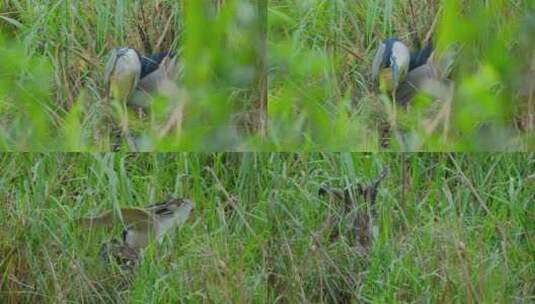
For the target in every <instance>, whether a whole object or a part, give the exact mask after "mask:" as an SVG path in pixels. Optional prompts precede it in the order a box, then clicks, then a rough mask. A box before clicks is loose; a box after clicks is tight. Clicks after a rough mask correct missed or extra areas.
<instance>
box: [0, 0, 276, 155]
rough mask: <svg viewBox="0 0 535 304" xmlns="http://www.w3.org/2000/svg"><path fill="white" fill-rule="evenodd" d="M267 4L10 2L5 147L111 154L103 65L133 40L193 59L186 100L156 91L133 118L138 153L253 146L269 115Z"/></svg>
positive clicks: (4, 37)
mask: <svg viewBox="0 0 535 304" xmlns="http://www.w3.org/2000/svg"><path fill="white" fill-rule="evenodd" d="M261 5H264V6H265V3H264V2H262V1H261V2H257V1H247V0H245V1H243V0H239V1H234V0H232V1H231V0H227V1H211V2H206V3H203V2H202V1H191V3H186V2H184V1H159V0H158V1H156V0H151V1H126V0H121V1H111V2H110V1H103V0H98V1H90V2H71V1H68V2H62V1H59V2H54V3H49V4H45V3H43V2H42V1H33V0H32V1H21V0H9V1H2V2H1V3H0V65H1V66H2V67H3V68H2V70H3V71H2V74H1V77H0V113H1V114H0V149H1V150H14V151H20V150H25V151H28V150H30V151H49V150H53V151H88V150H89V151H109V150H110V145H109V137H110V136H109V133H110V130H109V129H110V118H109V112H110V110H109V104H108V102H107V101H106V99H105V98H104V97H105V96H104V95H105V93H104V90H105V89H104V88H105V84H104V83H103V82H104V81H103V78H104V77H103V73H104V65H105V63H106V60H107V57H106V55H107V54H108V52H109V51H110V50H111V49H112V48H115V47H119V46H129V47H133V48H136V49H137V50H139V51H140V52H141V53H142V54H151V53H154V52H162V51H168V50H175V51H177V52H178V53H179V54H180V57H179V60H180V63H181V65H182V66H183V67H184V71H183V73H182V75H181V77H180V78H179V80H178V81H177V84H178V86H179V93H178V94H177V96H172V97H169V98H165V97H164V96H158V97H157V98H156V100H155V102H154V103H153V106H152V108H151V115H150V117H149V118H148V119H146V120H144V121H135V122H134V123H133V125H134V126H135V128H136V132H137V134H138V136H139V138H140V143H139V144H138V147H137V148H138V149H139V150H143V151H152V150H158V151H168V150H195V151H197V150H202V151H209V150H210V151H211V150H247V149H251V150H252V149H253V147H256V146H258V145H259V144H258V143H257V142H259V141H260V138H261V134H262V133H264V132H265V123H266V122H265V118H264V116H265V115H264V114H262V113H265V110H264V111H262V109H265V105H264V104H265V96H264V95H265V93H264V95H262V94H261V93H259V92H265V81H263V79H265V72H264V70H263V69H264V63H263V61H262V60H259V59H258V58H264V56H263V55H262V54H263V52H264V48H263V44H264V42H263V41H264V38H263V37H265V30H263V27H264V26H265V16H264V13H263V12H265V8H264V9H262V6H261ZM181 104H183V105H185V110H184V115H183V117H184V119H183V121H182V122H181V123H173V122H174V119H175V117H176V112H177V108H178V107H179V105H181ZM125 148H127V147H125Z"/></svg>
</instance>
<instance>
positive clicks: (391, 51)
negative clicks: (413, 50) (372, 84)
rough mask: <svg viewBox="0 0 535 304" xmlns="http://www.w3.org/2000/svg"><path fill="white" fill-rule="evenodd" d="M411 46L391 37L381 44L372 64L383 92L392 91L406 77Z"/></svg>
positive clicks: (374, 76)
mask: <svg viewBox="0 0 535 304" xmlns="http://www.w3.org/2000/svg"><path fill="white" fill-rule="evenodd" d="M410 58H411V54H410V51H409V48H408V47H407V46H406V45H405V44H403V43H402V42H401V41H399V40H397V39H396V38H389V39H386V40H385V41H383V42H382V43H381V44H380V45H379V49H378V50H377V53H376V54H375V58H374V60H373V64H372V77H373V79H377V80H378V81H379V88H380V90H381V91H383V92H392V91H394V90H395V89H396V88H397V87H398V85H399V84H400V83H401V82H402V81H403V80H404V79H405V77H406V76H407V72H408V71H409V65H410Z"/></svg>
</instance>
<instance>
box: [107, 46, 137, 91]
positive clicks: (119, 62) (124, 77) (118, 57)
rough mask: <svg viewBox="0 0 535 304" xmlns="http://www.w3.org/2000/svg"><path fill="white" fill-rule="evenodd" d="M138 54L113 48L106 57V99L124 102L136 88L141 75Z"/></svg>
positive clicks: (132, 50) (133, 51) (125, 49)
mask: <svg viewBox="0 0 535 304" xmlns="http://www.w3.org/2000/svg"><path fill="white" fill-rule="evenodd" d="M141 69H142V67H141V60H140V55H139V53H138V52H137V51H136V50H134V49H131V48H126V47H120V48H114V49H112V51H111V52H110V54H109V56H108V62H107V64H106V68H105V72H104V83H105V84H106V91H107V95H108V97H110V98H112V99H114V100H118V101H120V102H126V101H127V100H128V99H129V98H130V96H131V94H132V92H133V91H134V90H135V89H136V88H137V85H138V83H139V79H140V75H141Z"/></svg>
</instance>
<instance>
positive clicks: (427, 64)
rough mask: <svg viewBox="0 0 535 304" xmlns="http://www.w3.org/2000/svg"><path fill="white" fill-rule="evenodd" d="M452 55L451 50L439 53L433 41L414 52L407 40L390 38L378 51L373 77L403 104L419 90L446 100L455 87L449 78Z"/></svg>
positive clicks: (381, 88)
mask: <svg viewBox="0 0 535 304" xmlns="http://www.w3.org/2000/svg"><path fill="white" fill-rule="evenodd" d="M452 55H453V54H452V53H450V52H445V53H443V54H441V55H439V54H435V53H434V52H433V46H432V44H431V43H429V44H428V45H427V46H426V47H424V48H423V49H421V50H418V51H416V52H413V53H411V52H410V50H409V48H408V47H407V46H406V45H405V44H404V43H403V42H401V41H399V40H398V39H396V38H389V39H386V40H385V41H383V42H382V43H381V45H380V46H379V49H378V50H377V53H376V54H375V58H374V60H373V63H372V77H373V79H377V80H378V81H379V88H380V90H381V91H382V92H384V93H389V94H392V95H393V96H395V99H396V101H397V102H398V103H400V104H402V105H406V104H407V103H408V102H409V101H410V100H411V99H412V98H413V97H414V95H415V94H416V93H418V92H424V93H426V94H428V95H430V96H432V97H433V98H436V99H442V100H446V99H447V98H449V97H451V94H452V92H451V89H452V88H453V86H452V83H451V81H449V80H448V79H447V77H448V76H449V72H450V70H451V65H452V58H453V57H452Z"/></svg>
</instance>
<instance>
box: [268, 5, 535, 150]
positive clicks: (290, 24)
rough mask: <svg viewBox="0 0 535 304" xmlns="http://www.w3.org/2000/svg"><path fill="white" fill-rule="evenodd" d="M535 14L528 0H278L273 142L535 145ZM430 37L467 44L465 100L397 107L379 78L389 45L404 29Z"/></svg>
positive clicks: (408, 36) (462, 82)
mask: <svg viewBox="0 0 535 304" xmlns="http://www.w3.org/2000/svg"><path fill="white" fill-rule="evenodd" d="M534 15H535V13H534V7H533V4H531V2H529V1H516V0H513V1H483V2H481V1H479V2H478V1H475V2H474V1H468V2H467V1H440V0H410V1H396V0H387V1H383V0H365V1H363V0H332V1H326V0H309V1H297V0H294V1H292V0H271V1H270V6H269V14H268V24H269V30H268V54H269V57H270V61H269V63H270V67H269V85H268V87H269V98H268V99H269V106H268V110H269V117H270V120H271V129H270V131H271V137H272V141H271V143H273V146H274V148H275V149H277V150H284V151H292V150H295V149H297V148H298V149H300V150H335V151H340V150H342V151H347V150H351V151H374V150H381V149H383V147H382V143H383V142H384V141H383V140H382V138H384V137H386V138H391V140H390V145H389V146H388V147H387V149H388V150H394V151H399V150H403V151H503V150H506V151H526V150H529V151H531V150H532V149H533V147H534V141H533V139H534V138H533V131H534V126H535V125H534V120H533V117H534V116H533V113H535V112H534V111H535V108H534V105H535V104H534V100H533V96H532V95H533V94H531V95H530V94H529V93H528V92H527V91H528V89H527V87H526V85H527V84H528V83H532V82H533V81H532V79H533V69H534V65H533V62H534V58H535V54H534V53H533V46H534V45H535V41H534V40H533V35H531V34H528V33H533V26H534V23H533V20H532V19H533V16H534ZM429 34H432V35H431V37H432V38H433V39H432V40H433V41H434V44H435V46H436V47H437V50H439V52H440V51H441V50H444V49H446V47H448V46H457V47H458V48H459V55H458V56H457V58H456V61H455V64H454V71H453V74H452V79H453V80H454V81H455V93H454V97H453V99H452V100H450V101H438V102H433V101H432V100H429V98H427V97H426V96H419V97H417V98H416V99H415V100H413V101H412V102H411V103H410V106H409V108H408V109H402V108H401V107H397V108H393V107H392V102H391V101H390V100H389V97H388V96H385V95H382V94H378V92H377V91H378V89H377V88H376V84H375V81H374V80H373V79H371V63H372V60H373V56H374V54H375V51H376V49H377V47H378V44H379V42H380V41H382V40H383V39H385V38H387V37H392V36H394V37H398V38H399V39H401V40H403V41H404V42H405V43H406V44H408V45H409V46H410V47H411V48H412V49H416V48H418V44H421V43H422V41H423V40H424V39H425V38H426V37H427V36H428V35H429ZM530 71H531V72H530ZM531 92H533V90H532V89H531ZM388 129H389V130H390V133H389V134H385V130H388ZM393 130H399V131H398V132H397V133H400V134H396V132H394V131H393ZM401 134H403V136H404V139H403V140H401V139H400V138H401V136H400V135H401Z"/></svg>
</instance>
